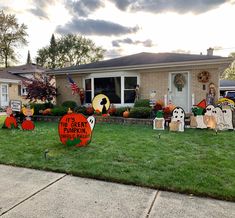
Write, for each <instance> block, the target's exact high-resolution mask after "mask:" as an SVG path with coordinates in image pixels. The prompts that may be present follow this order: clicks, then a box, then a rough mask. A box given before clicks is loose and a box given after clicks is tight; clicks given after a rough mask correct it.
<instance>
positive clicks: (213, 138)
mask: <svg viewBox="0 0 235 218" xmlns="http://www.w3.org/2000/svg"><path fill="white" fill-rule="evenodd" d="M0 123H2V121H1V120H0ZM1 125H2V124H1ZM159 134H160V139H159V137H158V136H159ZM234 142H235V133H234V132H233V131H226V132H219V133H218V134H217V135H216V134H215V132H213V131H212V130H199V129H186V130H185V132H184V133H174V132H169V131H156V130H152V128H151V127H150V126H142V125H118V124H106V123H98V124H97V125H96V126H95V129H94V132H93V136H92V142H91V143H90V144H89V145H88V146H87V147H82V148H77V147H66V146H64V145H62V144H61V143H60V140H59V136H58V133H57V123H44V122H40V123H39V122H38V123H36V128H35V130H34V131H22V130H8V129H0V163H2V164H9V165H16V166H23V167H28V168H36V169H42V170H51V171H56V172H65V173H68V174H73V175H77V176H82V177H90V178H96V179H102V180H106V181H115V182H121V183H125V184H134V185H140V186H145V187H152V188H158V189H161V190H171V191H176V192H181V193H192V194H195V195H199V196H210V197H214V198H218V199H224V200H231V201H234V200H235V143H234ZM47 149H48V151H49V153H48V158H47V159H45V158H44V153H45V150H47Z"/></svg>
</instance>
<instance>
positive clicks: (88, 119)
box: [87, 116, 95, 131]
mask: <svg viewBox="0 0 235 218" xmlns="http://www.w3.org/2000/svg"><path fill="white" fill-rule="evenodd" d="M87 121H88V123H89V125H90V127H91V131H92V130H93V128H94V126H95V117H93V116H89V117H88V118H87Z"/></svg>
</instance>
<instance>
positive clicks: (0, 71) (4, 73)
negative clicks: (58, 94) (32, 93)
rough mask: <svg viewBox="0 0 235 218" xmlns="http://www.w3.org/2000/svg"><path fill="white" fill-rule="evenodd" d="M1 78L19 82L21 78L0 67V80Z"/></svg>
mask: <svg viewBox="0 0 235 218" xmlns="http://www.w3.org/2000/svg"><path fill="white" fill-rule="evenodd" d="M1 80H4V81H9V82H10V81H12V80H13V81H15V82H17V81H18V82H19V81H20V80H22V77H20V76H17V75H13V74H11V73H9V72H8V71H7V69H6V68H0V81H1Z"/></svg>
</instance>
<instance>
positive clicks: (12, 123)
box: [5, 117, 18, 129]
mask: <svg viewBox="0 0 235 218" xmlns="http://www.w3.org/2000/svg"><path fill="white" fill-rule="evenodd" d="M5 126H6V127H7V128H8V129H11V128H17V126H18V125H17V122H16V119H15V117H7V118H6V119H5Z"/></svg>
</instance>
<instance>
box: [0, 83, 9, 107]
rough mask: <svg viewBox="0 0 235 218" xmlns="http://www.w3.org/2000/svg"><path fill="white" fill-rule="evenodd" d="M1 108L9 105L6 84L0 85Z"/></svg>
mask: <svg viewBox="0 0 235 218" xmlns="http://www.w3.org/2000/svg"><path fill="white" fill-rule="evenodd" d="M0 103H1V107H6V106H8V105H9V97H8V84H1V102H0Z"/></svg>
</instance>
